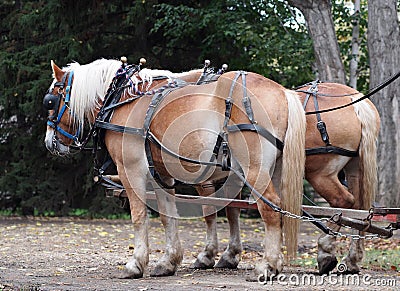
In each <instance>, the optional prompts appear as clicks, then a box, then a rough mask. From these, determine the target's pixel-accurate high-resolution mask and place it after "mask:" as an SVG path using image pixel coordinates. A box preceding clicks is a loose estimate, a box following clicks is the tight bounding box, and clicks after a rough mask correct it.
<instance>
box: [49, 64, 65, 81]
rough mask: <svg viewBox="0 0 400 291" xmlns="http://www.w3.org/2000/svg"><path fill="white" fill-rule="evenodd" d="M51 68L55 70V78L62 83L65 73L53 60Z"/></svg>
mask: <svg viewBox="0 0 400 291" xmlns="http://www.w3.org/2000/svg"><path fill="white" fill-rule="evenodd" d="M51 68H52V69H53V77H54V78H55V79H56V80H57V81H58V82H60V81H61V80H62V77H63V75H64V72H63V71H62V70H61V69H60V68H59V67H58V66H57V65H56V64H55V63H54V61H53V60H51Z"/></svg>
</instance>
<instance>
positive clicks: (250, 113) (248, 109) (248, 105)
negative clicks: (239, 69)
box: [242, 72, 257, 123]
mask: <svg viewBox="0 0 400 291" xmlns="http://www.w3.org/2000/svg"><path fill="white" fill-rule="evenodd" d="M246 75H247V73H246V72H243V74H242V86H243V99H242V102H243V107H244V109H245V110H246V114H247V117H248V118H249V120H250V122H251V123H257V121H256V120H255V119H254V113H253V108H252V107H251V100H250V97H249V96H247V87H246Z"/></svg>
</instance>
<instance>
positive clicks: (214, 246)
mask: <svg viewBox="0 0 400 291" xmlns="http://www.w3.org/2000/svg"><path fill="white" fill-rule="evenodd" d="M196 190H197V193H199V195H200V196H210V195H212V194H214V192H215V187H214V185H213V184H212V183H203V184H202V185H199V186H196ZM202 207H203V215H204V220H205V222H206V226H207V232H206V246H205V248H204V250H203V251H202V252H201V253H200V254H199V255H198V256H197V259H196V261H195V262H194V263H193V264H192V265H191V266H190V268H193V269H211V268H213V267H214V264H215V257H216V255H217V252H218V237H217V224H216V218H217V210H216V208H215V206H212V205H203V206H202Z"/></svg>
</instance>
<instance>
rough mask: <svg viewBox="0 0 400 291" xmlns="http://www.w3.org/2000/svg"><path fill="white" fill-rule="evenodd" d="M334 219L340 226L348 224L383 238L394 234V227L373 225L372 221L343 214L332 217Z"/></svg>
mask: <svg viewBox="0 0 400 291" xmlns="http://www.w3.org/2000/svg"><path fill="white" fill-rule="evenodd" d="M332 221H333V222H334V223H336V224H337V225H340V226H348V227H351V228H353V229H357V230H359V231H365V232H369V233H373V234H378V235H379V236H380V237H382V238H390V237H392V236H393V230H392V228H383V227H379V226H376V225H372V224H371V221H365V220H358V219H353V218H348V217H343V216H341V215H336V216H334V217H333V218H332Z"/></svg>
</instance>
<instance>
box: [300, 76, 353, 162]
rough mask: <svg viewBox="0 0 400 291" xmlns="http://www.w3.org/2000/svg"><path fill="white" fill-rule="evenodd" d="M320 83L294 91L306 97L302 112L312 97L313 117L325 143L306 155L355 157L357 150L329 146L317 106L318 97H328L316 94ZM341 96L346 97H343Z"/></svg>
mask: <svg viewBox="0 0 400 291" xmlns="http://www.w3.org/2000/svg"><path fill="white" fill-rule="evenodd" d="M320 83H321V82H320V81H319V80H315V81H313V82H311V83H308V84H305V85H303V86H301V87H304V86H309V88H308V89H307V90H296V92H302V93H305V94H306V97H305V99H304V103H303V109H304V111H305V110H306V106H307V103H308V101H309V100H310V97H311V96H312V97H313V100H314V108H315V115H316V117H317V129H318V131H319V133H320V135H321V139H322V141H323V142H324V143H325V146H322V147H315V148H308V149H306V155H307V156H311V155H319V154H337V155H341V156H346V157H357V156H358V150H357V151H352V150H348V149H344V148H342V147H337V146H333V145H332V144H331V142H330V140H329V135H328V131H327V129H326V124H325V122H323V121H322V118H321V114H320V110H319V105H318V95H321V96H329V95H323V94H318V84H320ZM343 96H348V95H343ZM335 97H336V96H335ZM338 97H339V96H338Z"/></svg>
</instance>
